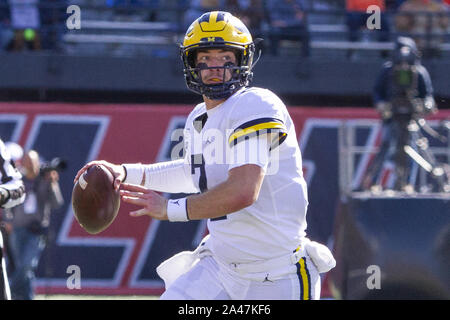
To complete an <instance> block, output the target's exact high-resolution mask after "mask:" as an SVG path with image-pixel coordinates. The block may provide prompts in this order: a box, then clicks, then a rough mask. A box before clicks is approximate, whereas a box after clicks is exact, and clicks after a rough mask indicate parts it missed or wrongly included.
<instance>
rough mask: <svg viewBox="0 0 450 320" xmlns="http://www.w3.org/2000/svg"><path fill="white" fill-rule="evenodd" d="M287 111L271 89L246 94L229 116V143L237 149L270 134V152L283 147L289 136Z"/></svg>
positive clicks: (251, 91) (250, 91)
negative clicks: (248, 141)
mask: <svg viewBox="0 0 450 320" xmlns="http://www.w3.org/2000/svg"><path fill="white" fill-rule="evenodd" d="M286 115H287V110H286V106H285V105H284V103H283V102H282V101H281V100H280V99H279V98H278V97H277V96H276V95H275V94H273V93H272V92H270V91H269V90H264V89H258V90H249V91H248V92H245V93H244V94H243V95H242V97H241V98H240V99H239V100H238V101H237V103H236V105H235V106H234V108H233V110H232V112H231V115H230V124H229V128H230V134H229V135H228V144H229V146H230V147H233V146H236V145H237V144H239V143H240V142H242V141H245V140H248V139H250V138H252V137H258V136H261V135H268V134H270V136H271V139H272V142H271V144H270V146H269V147H270V149H273V148H276V147H277V146H279V145H281V144H282V143H283V141H284V140H285V139H286V137H287V132H288V129H287V127H286V120H287V116H286Z"/></svg>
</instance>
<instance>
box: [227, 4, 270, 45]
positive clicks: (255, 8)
mask: <svg viewBox="0 0 450 320" xmlns="http://www.w3.org/2000/svg"><path fill="white" fill-rule="evenodd" d="M225 7H226V9H227V11H228V12H230V13H231V14H233V15H234V16H236V17H238V18H239V19H241V21H242V22H243V23H244V24H245V25H246V26H247V27H248V29H249V31H250V33H251V34H252V35H253V37H254V38H258V37H260V36H261V24H262V22H263V20H264V4H263V0H227V1H226V4H225Z"/></svg>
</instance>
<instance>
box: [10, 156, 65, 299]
mask: <svg viewBox="0 0 450 320" xmlns="http://www.w3.org/2000/svg"><path fill="white" fill-rule="evenodd" d="M17 168H18V169H19V171H21V173H22V175H23V181H24V185H25V190H26V192H27V195H26V198H25V201H24V203H23V204H21V205H19V206H17V207H14V208H11V209H8V210H7V214H8V216H9V217H10V219H11V224H12V232H11V234H10V246H11V251H12V254H13V257H14V263H15V269H14V270H13V272H12V273H11V277H10V286H11V295H12V298H13V299H17V300H32V299H33V297H34V289H33V280H34V277H35V276H34V272H35V269H36V267H37V265H38V262H39V258H40V255H41V253H42V251H43V249H44V247H45V243H46V234H47V231H48V226H49V223H50V215H51V212H52V210H54V209H56V208H58V207H60V206H61V205H62V204H63V203H64V200H63V197H62V194H61V190H60V187H59V183H58V180H59V174H58V172H57V171H56V170H52V169H49V170H41V164H40V160H39V154H38V153H37V152H36V151H34V150H30V151H28V152H25V153H24V156H23V158H22V159H21V160H19V161H18V162H17Z"/></svg>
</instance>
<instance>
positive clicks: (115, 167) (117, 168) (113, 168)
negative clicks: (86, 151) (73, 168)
mask: <svg viewBox="0 0 450 320" xmlns="http://www.w3.org/2000/svg"><path fill="white" fill-rule="evenodd" d="M95 165H102V166H104V167H105V168H107V169H108V170H109V171H110V172H111V174H112V175H113V177H114V189H116V190H118V189H119V187H120V184H121V183H122V182H123V180H124V179H125V168H124V167H123V166H122V165H119V164H114V163H111V162H108V161H105V160H94V161H91V162H88V163H87V164H85V165H84V167H83V168H81V169H80V170H79V171H78V172H77V174H76V176H75V179H74V180H73V183H74V184H75V183H77V181H78V179H79V178H80V176H81V175H82V174H83V173H84V172H85V171H86V170H87V169H89V168H90V167H92V166H95Z"/></svg>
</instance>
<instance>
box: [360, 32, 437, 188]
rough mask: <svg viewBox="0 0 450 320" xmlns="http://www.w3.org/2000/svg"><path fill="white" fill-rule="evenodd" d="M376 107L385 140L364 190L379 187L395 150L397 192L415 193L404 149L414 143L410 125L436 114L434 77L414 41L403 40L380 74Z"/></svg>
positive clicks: (397, 44) (401, 38)
mask: <svg viewBox="0 0 450 320" xmlns="http://www.w3.org/2000/svg"><path fill="white" fill-rule="evenodd" d="M373 98H374V104H375V107H376V109H377V111H378V112H379V113H380V116H381V119H382V129H381V130H382V141H381V146H380V150H379V152H378V153H377V155H376V157H375V159H374V162H373V165H372V166H370V168H369V170H368V172H367V174H366V176H365V177H364V179H363V182H362V188H363V189H369V188H371V187H376V188H375V189H379V188H380V187H379V186H377V179H378V176H379V173H380V171H381V168H382V166H383V163H384V161H385V160H386V156H388V155H390V152H389V151H390V149H391V148H392V149H393V150H394V151H393V153H394V154H393V162H394V166H395V169H394V170H395V177H396V179H395V183H394V189H395V190H399V191H413V188H412V186H410V185H408V174H409V165H408V157H407V154H406V153H405V151H404V146H405V145H408V144H409V143H410V141H411V131H410V130H411V129H410V125H411V122H412V120H418V119H420V118H423V117H424V116H425V115H427V114H429V113H432V112H436V104H435V101H434V98H433V88H432V84H431V80H430V76H429V74H428V71H427V70H426V69H425V67H424V66H423V65H422V64H421V61H420V53H419V51H418V49H417V46H416V44H415V42H414V40H412V39H411V38H408V37H399V38H398V39H397V41H396V45H395V49H394V52H393V57H392V60H391V61H389V62H387V63H386V64H385V65H384V66H383V69H382V71H381V74H380V75H379V77H378V79H377V81H376V85H375V90H374V96H373Z"/></svg>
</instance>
